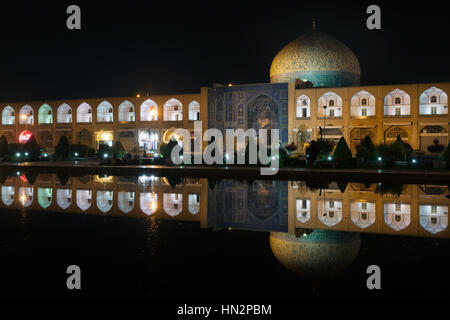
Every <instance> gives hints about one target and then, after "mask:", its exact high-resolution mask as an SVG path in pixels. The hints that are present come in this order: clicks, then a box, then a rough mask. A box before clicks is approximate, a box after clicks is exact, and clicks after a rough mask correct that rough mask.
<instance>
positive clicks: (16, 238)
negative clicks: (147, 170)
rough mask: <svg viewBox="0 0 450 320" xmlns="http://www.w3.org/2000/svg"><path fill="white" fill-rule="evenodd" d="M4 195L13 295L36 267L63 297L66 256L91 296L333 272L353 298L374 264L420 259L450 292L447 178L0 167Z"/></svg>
mask: <svg viewBox="0 0 450 320" xmlns="http://www.w3.org/2000/svg"><path fill="white" fill-rule="evenodd" d="M0 192H1V201H0V212H1V214H0V226H1V230H0V231H1V233H0V241H1V242H0V244H1V245H2V248H1V251H0V252H1V259H2V260H1V261H2V264H1V265H2V269H1V270H0V271H1V272H2V273H3V274H6V275H10V276H11V277H10V279H8V281H9V282H8V281H6V286H7V287H8V285H9V287H8V288H9V290H10V292H11V294H12V295H13V296H14V295H15V294H17V295H18V296H20V295H21V294H24V292H25V295H27V294H30V295H33V294H35V293H36V292H35V290H36V288H35V287H36V286H41V287H42V284H43V281H44V280H42V278H39V277H37V278H35V279H33V280H30V279H29V278H28V276H25V277H23V275H24V274H26V270H27V268H29V267H32V268H34V270H38V271H39V272H40V273H43V274H44V275H45V276H46V277H47V280H48V279H49V278H51V279H52V280H48V281H50V285H47V288H49V289H48V291H47V292H46V295H48V296H50V297H52V296H58V295H62V297H65V295H66V294H67V293H64V292H63V293H62V292H61V291H63V289H64V288H63V287H60V286H59V284H58V285H57V283H58V281H63V280H61V279H64V276H65V275H64V270H62V269H61V268H63V267H64V265H66V264H67V265H69V264H80V265H82V269H86V270H87V271H86V273H87V275H88V278H89V281H88V280H86V281H88V282H87V283H90V284H91V287H89V286H87V288H90V289H86V291H87V292H85V293H84V294H86V295H87V297H90V298H98V295H106V296H109V295H113V296H114V295H117V296H122V295H125V292H128V294H129V295H130V297H139V298H150V299H170V298H171V297H172V295H174V296H177V297H183V294H191V295H193V296H198V297H205V296H208V293H207V292H211V293H213V295H214V296H229V294H232V293H231V292H235V291H239V292H235V293H234V294H235V295H236V296H237V297H239V296H240V295H244V296H245V294H252V295H255V296H259V295H261V294H262V293H263V292H266V294H267V296H268V297H275V298H283V299H290V298H293V296H292V294H294V292H295V289H294V288H295V287H298V286H302V287H303V288H304V291H302V294H304V295H306V296H313V297H314V296H315V295H318V296H328V295H331V294H333V292H338V291H339V290H342V286H341V285H340V283H341V282H342V283H341V284H343V283H345V290H347V291H348V290H353V291H352V292H354V293H355V295H361V292H365V294H368V293H367V290H366V288H365V279H366V277H367V276H366V274H365V268H366V267H367V266H368V265H370V264H381V265H382V266H383V267H384V268H385V269H389V270H390V271H389V272H391V274H390V275H389V276H388V277H386V278H387V279H389V277H391V280H390V281H394V280H393V279H396V278H395V277H399V274H398V273H400V275H401V277H400V278H398V279H401V278H402V277H403V276H405V277H406V275H408V276H410V275H411V274H414V273H415V272H416V271H417V270H419V269H420V272H422V273H423V270H424V269H423V265H427V268H429V269H430V271H431V270H434V271H435V274H434V276H439V277H440V280H439V281H438V282H437V283H436V282H435V283H434V286H437V287H436V288H435V290H438V291H439V290H443V292H444V294H446V293H448V291H445V290H446V289H445V288H447V287H446V284H447V283H448V274H447V273H445V274H444V273H442V274H440V271H439V270H440V268H442V267H443V266H448V261H447V260H448V247H449V240H448V238H450V232H449V228H448V209H449V203H450V199H449V198H450V191H449V186H447V185H412V184H403V185H402V184H395V185H394V184H381V183H366V184H363V183H350V182H332V181H330V182H317V181H272V180H254V181H249V180H212V179H210V180H208V179H204V178H201V179H200V178H181V177H179V178H174V177H158V176H139V177H136V176H116V177H114V176H81V177H70V176H61V175H59V176H58V175H52V174H30V173H27V174H21V173H17V174H14V175H3V176H2V177H1V181H0ZM417 256H418V257H417ZM398 259H402V260H400V261H397V260H398ZM408 259H409V260H408ZM417 259H419V260H417ZM414 264H415V267H412V265H414ZM402 268H403V269H402ZM404 268H409V270H408V271H404ZM57 269H58V270H60V271H58V272H60V274H59V275H58V276H55V273H57V271H56V270H57ZM425 269H426V268H425ZM61 270H62V271H61ZM393 270H394V271H393ZM400 270H403V271H400ZM111 273H114V276H113V277H114V279H115V278H116V277H118V279H119V280H118V281H119V284H117V285H113V284H112V283H111V282H110V280H108V278H107V277H108V276H112V274H111ZM18 278H20V280H17V279H18ZM13 279H15V280H14V281H13ZM39 279H40V280H39ZM163 279H166V280H163ZM398 279H397V280H398ZM211 281H213V282H217V281H218V282H220V283H226V284H221V285H212V284H211ZM398 281H399V280H398ZM402 281H403V280H402ZM404 281H406V278H405V279H404ZM30 283H31V284H32V285H30ZM398 283H403V282H401V281H400V282H398ZM398 283H397V285H398ZM231 284H233V286H234V287H230V286H231ZM403 285H404V283H403ZM173 286H182V287H183V288H178V289H177V290H176V292H174V291H173ZM249 286H250V287H249ZM426 286H427V282H426V281H425V280H424V282H423V287H425V288H427V287H426ZM114 288H116V290H114ZM317 288H321V289H319V293H318V291H317V290H318V289H317ZM339 288H341V289H339ZM394 288H397V287H396V286H394ZM422 289H423V288H422ZM129 290H133V292H131V293H130V292H129ZM189 290H190V291H189ZM279 290H281V291H282V292H283V294H279V293H277V292H279ZM395 290H397V291H398V292H397V291H395ZM395 290H394V289H393V290H391V291H389V294H391V295H395V294H396V293H398V294H406V295H408V294H412V293H411V292H408V290H406V289H405V287H402V286H400V285H399V287H398V288H397V289H395ZM402 290H405V291H404V292H403V291H402ZM268 291H269V292H268ZM114 292H115V293H114ZM189 292H190V293H189ZM399 292H401V293H399ZM420 292H421V291H420V290H418V291H417V295H419V296H420ZM441 293H442V292H441ZM349 294H350V295H351V293H349ZM44 296H45V295H44Z"/></svg>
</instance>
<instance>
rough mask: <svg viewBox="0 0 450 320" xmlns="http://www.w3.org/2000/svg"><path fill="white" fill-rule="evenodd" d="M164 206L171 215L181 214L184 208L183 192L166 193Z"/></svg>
mask: <svg viewBox="0 0 450 320" xmlns="http://www.w3.org/2000/svg"><path fill="white" fill-rule="evenodd" d="M163 208H164V211H165V212H166V213H167V214H168V215H169V216H172V217H175V216H177V215H179V214H180V212H181V210H183V194H181V193H164V196H163Z"/></svg>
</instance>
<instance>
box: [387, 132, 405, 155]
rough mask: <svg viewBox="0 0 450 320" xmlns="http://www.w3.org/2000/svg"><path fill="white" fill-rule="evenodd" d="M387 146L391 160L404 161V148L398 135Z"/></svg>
mask: <svg viewBox="0 0 450 320" xmlns="http://www.w3.org/2000/svg"><path fill="white" fill-rule="evenodd" d="M389 148H390V149H391V152H390V154H391V156H392V159H391V160H392V161H406V158H407V157H406V148H405V145H404V143H403V141H402V138H401V137H400V135H398V136H397V139H396V140H395V142H394V143H393V144H391V145H390V146H389Z"/></svg>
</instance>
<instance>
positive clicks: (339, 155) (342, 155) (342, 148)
mask: <svg viewBox="0 0 450 320" xmlns="http://www.w3.org/2000/svg"><path fill="white" fill-rule="evenodd" d="M333 158H334V159H335V160H337V161H339V162H342V163H349V162H350V160H351V159H352V152H351V151H350V148H349V147H348V145H347V141H345V138H344V137H341V138H340V139H339V142H338V144H337V146H336V149H334V155H333Z"/></svg>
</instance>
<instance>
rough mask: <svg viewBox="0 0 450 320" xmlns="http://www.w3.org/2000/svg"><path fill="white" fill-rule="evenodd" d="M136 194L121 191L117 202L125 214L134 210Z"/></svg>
mask: <svg viewBox="0 0 450 320" xmlns="http://www.w3.org/2000/svg"><path fill="white" fill-rule="evenodd" d="M134 197H135V196H134V192H133V191H120V192H119V193H118V195H117V202H118V205H119V209H120V210H122V211H123V212H124V213H128V212H130V211H131V210H133V208H134Z"/></svg>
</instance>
